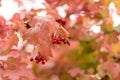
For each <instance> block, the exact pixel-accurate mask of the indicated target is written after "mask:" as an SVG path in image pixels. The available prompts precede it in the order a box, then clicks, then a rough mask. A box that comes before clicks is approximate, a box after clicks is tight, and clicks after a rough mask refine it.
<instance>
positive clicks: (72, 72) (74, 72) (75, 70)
mask: <svg viewBox="0 0 120 80" xmlns="http://www.w3.org/2000/svg"><path fill="white" fill-rule="evenodd" d="M68 73H69V74H70V75H71V76H72V77H75V76H77V75H78V74H80V75H82V74H84V71H83V70H81V69H79V68H72V69H70V70H69V71H68Z"/></svg>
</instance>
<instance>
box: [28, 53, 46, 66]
mask: <svg viewBox="0 0 120 80" xmlns="http://www.w3.org/2000/svg"><path fill="white" fill-rule="evenodd" d="M34 60H35V62H36V63H37V64H38V63H40V62H41V63H42V64H45V58H44V57H43V56H42V55H37V56H36V57H35V58H33V57H31V58H30V61H31V62H32V61H34Z"/></svg>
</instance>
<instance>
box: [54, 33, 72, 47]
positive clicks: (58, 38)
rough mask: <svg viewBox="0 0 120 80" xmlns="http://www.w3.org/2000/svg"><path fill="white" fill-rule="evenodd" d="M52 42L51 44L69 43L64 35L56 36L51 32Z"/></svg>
mask: <svg viewBox="0 0 120 80" xmlns="http://www.w3.org/2000/svg"><path fill="white" fill-rule="evenodd" d="M52 43H53V44H62V43H63V44H68V45H70V43H69V42H68V40H66V39H65V38H64V37H61V36H60V35H59V36H56V35H54V34H52Z"/></svg>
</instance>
